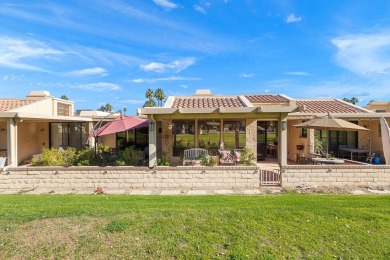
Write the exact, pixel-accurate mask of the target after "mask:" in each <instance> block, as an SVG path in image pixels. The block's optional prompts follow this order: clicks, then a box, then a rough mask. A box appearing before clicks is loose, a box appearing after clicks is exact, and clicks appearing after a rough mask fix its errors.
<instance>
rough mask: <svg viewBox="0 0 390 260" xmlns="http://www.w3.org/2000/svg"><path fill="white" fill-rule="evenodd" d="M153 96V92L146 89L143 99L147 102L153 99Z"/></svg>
mask: <svg viewBox="0 0 390 260" xmlns="http://www.w3.org/2000/svg"><path fill="white" fill-rule="evenodd" d="M153 96H154V92H153V90H151V89H150V88H148V89H147V90H146V93H145V97H146V98H147V99H149V100H151V99H153Z"/></svg>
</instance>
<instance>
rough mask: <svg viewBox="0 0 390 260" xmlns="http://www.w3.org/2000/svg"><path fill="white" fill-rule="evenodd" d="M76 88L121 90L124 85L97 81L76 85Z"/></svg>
mask: <svg viewBox="0 0 390 260" xmlns="http://www.w3.org/2000/svg"><path fill="white" fill-rule="evenodd" d="M75 87H76V88H81V89H86V90H93V91H98V92H102V91H112V90H121V89H122V87H121V86H119V85H117V84H114V83H108V82H97V83H88V84H79V85H76V86H75Z"/></svg>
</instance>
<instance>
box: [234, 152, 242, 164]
mask: <svg viewBox="0 0 390 260" xmlns="http://www.w3.org/2000/svg"><path fill="white" fill-rule="evenodd" d="M241 151H242V149H234V150H233V160H234V163H235V164H239V163H240V161H241Z"/></svg>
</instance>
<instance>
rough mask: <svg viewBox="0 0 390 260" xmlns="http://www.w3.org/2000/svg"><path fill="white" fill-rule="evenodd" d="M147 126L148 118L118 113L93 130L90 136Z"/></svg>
mask: <svg viewBox="0 0 390 260" xmlns="http://www.w3.org/2000/svg"><path fill="white" fill-rule="evenodd" d="M147 126H148V119H144V118H140V117H137V116H125V115H120V116H118V117H117V118H115V119H114V121H111V122H109V123H107V124H105V125H104V126H102V127H100V128H99V129H97V130H95V131H94V132H93V133H92V135H91V136H94V137H98V136H102V135H108V134H114V133H120V132H125V131H127V130H130V129H136V128H141V127H147Z"/></svg>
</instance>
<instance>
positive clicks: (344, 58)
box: [331, 31, 390, 75]
mask: <svg viewBox="0 0 390 260" xmlns="http://www.w3.org/2000/svg"><path fill="white" fill-rule="evenodd" d="M331 42H332V44H333V45H334V46H336V48H337V52H336V55H335V60H336V62H337V64H338V65H340V66H341V67H343V68H345V69H347V70H349V71H351V72H353V73H356V74H360V75H372V74H388V73H390V62H389V60H390V31H388V32H384V33H377V34H358V35H348V36H343V37H338V38H335V39H332V40H331Z"/></svg>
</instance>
